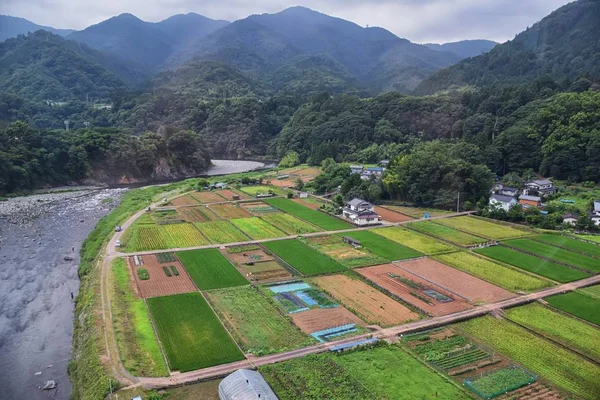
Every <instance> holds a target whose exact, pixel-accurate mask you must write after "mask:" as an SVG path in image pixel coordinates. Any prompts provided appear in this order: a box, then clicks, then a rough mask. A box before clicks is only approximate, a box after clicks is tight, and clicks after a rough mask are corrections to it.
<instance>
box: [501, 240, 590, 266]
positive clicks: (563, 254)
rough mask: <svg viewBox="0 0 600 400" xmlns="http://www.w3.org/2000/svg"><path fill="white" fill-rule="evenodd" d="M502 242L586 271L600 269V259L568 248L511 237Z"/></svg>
mask: <svg viewBox="0 0 600 400" xmlns="http://www.w3.org/2000/svg"><path fill="white" fill-rule="evenodd" d="M503 243H504V244H506V245H507V246H510V247H514V248H517V249H519V250H523V251H526V252H528V253H532V254H535V255H538V256H540V257H544V258H548V259H550V260H554V261H558V262H561V263H565V264H569V265H572V266H574V267H579V268H582V269H585V270H588V271H600V259H597V258H592V257H588V256H584V255H583V254H578V253H574V252H572V251H569V250H565V249H561V248H560V247H556V246H551V245H549V244H546V243H541V242H537V241H535V240H531V239H513V240H507V241H505V242H503Z"/></svg>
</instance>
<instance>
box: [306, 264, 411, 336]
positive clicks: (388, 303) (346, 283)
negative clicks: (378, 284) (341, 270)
mask: <svg viewBox="0 0 600 400" xmlns="http://www.w3.org/2000/svg"><path fill="white" fill-rule="evenodd" d="M313 282H315V283H316V284H317V285H319V286H320V287H321V288H322V289H323V290H325V291H326V292H327V293H329V294H330V295H332V296H333V297H334V298H335V299H336V300H338V301H339V302H341V303H342V304H344V305H345V306H346V307H348V308H349V309H350V310H352V311H354V312H355V313H356V314H357V315H358V316H360V317H361V318H362V319H363V320H365V321H366V322H367V323H369V324H378V325H380V326H392V325H400V324H403V323H405V322H407V321H411V320H417V319H419V314H417V313H415V312H413V311H411V310H409V309H408V308H406V307H404V306H403V305H402V304H400V303H398V302H397V301H395V300H393V299H391V298H390V297H388V296H386V295H384V294H383V293H381V292H380V291H378V290H377V289H374V288H372V287H371V286H369V285H367V284H366V283H364V282H361V281H360V280H358V279H352V278H349V277H347V276H346V275H331V276H324V277H321V278H315V279H314V280H313Z"/></svg>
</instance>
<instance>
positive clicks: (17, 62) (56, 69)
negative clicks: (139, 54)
mask: <svg viewBox="0 0 600 400" xmlns="http://www.w3.org/2000/svg"><path fill="white" fill-rule="evenodd" d="M111 70H112V72H111ZM117 74H119V75H121V76H122V78H121V77H119V76H117ZM136 76H137V72H136V71H135V70H132V69H128V68H127V66H125V65H123V64H121V63H119V62H118V61H116V60H115V59H114V58H112V57H110V56H108V55H105V54H102V53H100V52H98V51H96V50H93V49H90V48H89V47H87V46H84V45H80V44H78V43H75V42H71V41H68V40H65V39H63V38H62V37H60V36H57V35H54V34H52V33H49V32H46V31H37V32H35V33H32V34H30V35H28V36H23V35H21V36H19V37H17V38H13V39H8V40H6V41H4V42H1V43H0V92H2V93H3V94H6V93H12V94H16V95H19V96H21V97H22V98H25V99H27V100H37V101H41V100H52V101H66V100H69V99H73V98H78V99H85V98H86V95H87V96H89V97H92V98H93V97H95V98H106V97H108V96H110V95H111V94H112V93H113V92H114V91H115V90H124V89H125V88H126V87H127V84H126V82H125V79H132V80H133V79H136ZM123 78H125V79H123Z"/></svg>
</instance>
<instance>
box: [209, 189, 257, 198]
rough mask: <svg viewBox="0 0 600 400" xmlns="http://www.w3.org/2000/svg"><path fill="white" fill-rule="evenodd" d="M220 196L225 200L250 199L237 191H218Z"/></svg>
mask: <svg viewBox="0 0 600 400" xmlns="http://www.w3.org/2000/svg"><path fill="white" fill-rule="evenodd" d="M216 193H218V194H219V195H220V196H222V197H225V198H226V199H227V200H234V197H236V198H237V197H239V199H240V200H247V199H249V198H250V196H248V195H247V194H246V193H243V192H240V191H237V190H235V191H234V190H227V189H226V190H220V191H218V192H216Z"/></svg>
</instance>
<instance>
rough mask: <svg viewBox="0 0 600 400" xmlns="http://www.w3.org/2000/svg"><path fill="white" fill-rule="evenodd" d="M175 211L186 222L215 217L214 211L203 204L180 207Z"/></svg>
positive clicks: (207, 219)
mask: <svg viewBox="0 0 600 400" xmlns="http://www.w3.org/2000/svg"><path fill="white" fill-rule="evenodd" d="M177 212H178V213H179V215H181V217H182V218H183V219H184V220H185V221H186V222H206V221H213V220H215V219H216V218H217V215H216V214H215V213H213V212H212V211H211V210H209V209H208V208H206V207H204V206H198V207H185V208H180V209H178V210H177Z"/></svg>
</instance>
